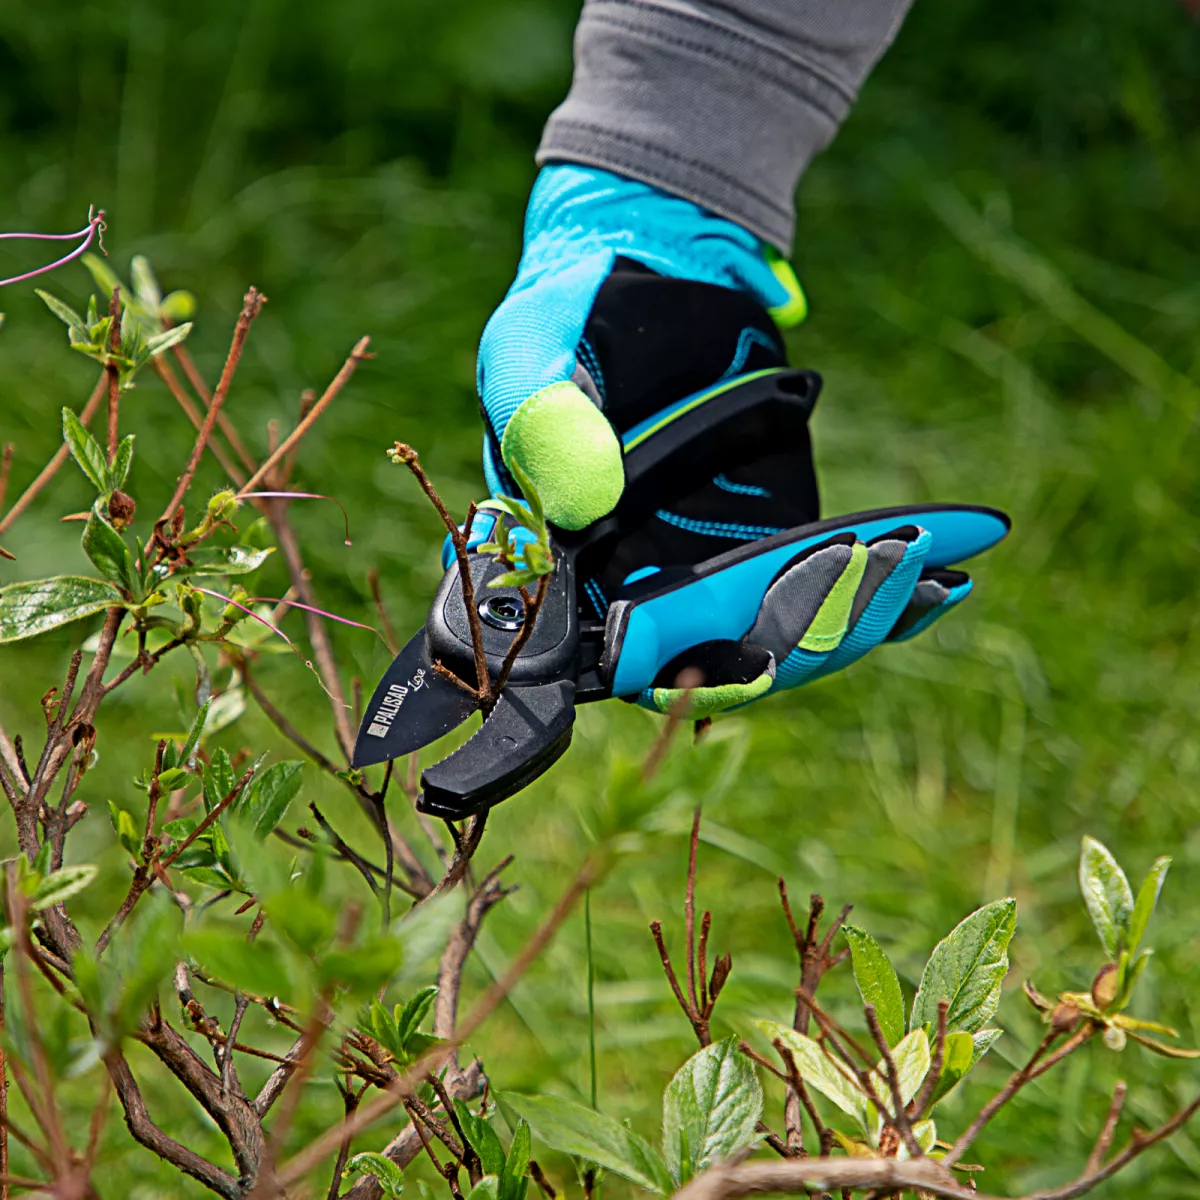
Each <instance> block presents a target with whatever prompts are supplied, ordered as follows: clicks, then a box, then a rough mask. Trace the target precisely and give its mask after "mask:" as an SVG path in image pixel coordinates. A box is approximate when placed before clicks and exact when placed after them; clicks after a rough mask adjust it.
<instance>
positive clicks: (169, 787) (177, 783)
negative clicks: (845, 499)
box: [158, 767, 192, 794]
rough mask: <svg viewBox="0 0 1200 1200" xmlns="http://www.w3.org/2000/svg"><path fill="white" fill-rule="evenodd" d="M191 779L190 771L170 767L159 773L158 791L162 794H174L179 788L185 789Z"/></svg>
mask: <svg viewBox="0 0 1200 1200" xmlns="http://www.w3.org/2000/svg"><path fill="white" fill-rule="evenodd" d="M191 779H192V775H191V772H190V771H185V770H184V769H183V768H182V767H169V768H168V769H167V770H165V771H160V772H159V776H158V790H159V792H160V794H165V793H166V792H173V791H175V790H176V789H177V788H181V787H184V786H185V785H186V784H188V783H189V782H190V781H191Z"/></svg>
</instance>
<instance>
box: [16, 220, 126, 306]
mask: <svg viewBox="0 0 1200 1200" xmlns="http://www.w3.org/2000/svg"><path fill="white" fill-rule="evenodd" d="M103 225H104V210H103V209H101V210H100V211H99V212H98V213H97V214H96V215H95V216H94V217H92V218H91V220H90V221H88V223H87V225H86V226H85V227H84V228H83V229H81V230H79V231H78V232H77V233H0V241H4V240H8V239H10V238H15V239H18V240H25V241H35V242H71V241H74V240H75V239H76V238H83V239H84V240H83V242H82V243H81V244H80V245H78V246H76V247H75V249H74V250H72V251H71V253H70V254H65V255H63V257H62V258H60V259H58V260H57V261H56V262H52V263H51V264H50V265H49V266H46V267H37V268H35V269H34V270H32V271H26V272H25V274H24V275H14V276H13V277H12V278H11V279H0V287H4V286H6V285H7V284H10V283H21V282H22V281H23V280H26V279H33V278H34V277H35V276H38V275H45V274H46V272H47V271H53V270H55V269H56V268H57V267H61V266H62V265H63V264H64V263H69V262H70V261H71V260H72V259H75V258H78V257H79V256H80V255H81V254H82V253H83V252H84V251H85V250H86V249H87V248H88V247H89V246H90V245H91V244H92V240H93V239H94V238H95V236H96V231H97V230H98V229H100V228H101V227H102V226H103Z"/></svg>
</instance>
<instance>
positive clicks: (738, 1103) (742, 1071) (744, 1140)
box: [662, 1037, 763, 1186]
mask: <svg viewBox="0 0 1200 1200" xmlns="http://www.w3.org/2000/svg"><path fill="white" fill-rule="evenodd" d="M762 1106H763V1095H762V1088H761V1087H760V1085H759V1082H758V1076H757V1075H756V1074H755V1071H754V1067H753V1065H752V1064H751V1062H750V1060H749V1059H748V1058H747V1057H746V1056H745V1055H744V1054H743V1053H742V1052H741V1051H740V1050H739V1049H738V1048H737V1038H734V1037H728V1038H725V1039H724V1040H723V1041H720V1042H714V1043H713V1044H712V1045H710V1046H705V1047H704V1049H702V1050H700V1051H699V1052H698V1053H696V1054H693V1055H692V1057H691V1058H689V1059H688V1061H687V1062H686V1063H684V1064H683V1066H682V1067H680V1068H679V1070H678V1071H677V1072H676V1073H675V1077H674V1078H673V1079H672V1080H671V1082H670V1083H669V1084H667V1090H666V1091H665V1092H664V1093H663V1131H662V1147H663V1156H664V1157H665V1158H666V1160H667V1166H668V1167H669V1168H670V1171H671V1175H672V1177H673V1178H674V1180H675V1183H676V1185H678V1186H682V1185H683V1184H685V1183H687V1182H688V1180H689V1179H691V1177H692V1175H694V1174H697V1173H698V1172H700V1171H706V1170H708V1168H709V1167H712V1166H715V1165H716V1164H717V1163H718V1162H721V1161H722V1160H723V1159H727V1158H729V1157H730V1156H731V1155H733V1154H735V1153H736V1152H737V1151H738V1150H741V1149H743V1148H744V1147H746V1146H749V1145H751V1144H753V1142H754V1140H755V1137H756V1134H755V1127H756V1126H757V1124H758V1122H759V1119H760V1118H761V1117H762ZM684 1146H686V1147H687V1153H686V1154H684V1152H683V1147H684Z"/></svg>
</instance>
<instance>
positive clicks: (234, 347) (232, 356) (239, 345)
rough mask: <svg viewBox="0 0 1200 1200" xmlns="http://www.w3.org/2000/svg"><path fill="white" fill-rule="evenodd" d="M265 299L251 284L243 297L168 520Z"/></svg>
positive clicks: (188, 480) (209, 433) (193, 469)
mask: <svg viewBox="0 0 1200 1200" xmlns="http://www.w3.org/2000/svg"><path fill="white" fill-rule="evenodd" d="M264 303H266V297H265V296H262V295H260V294H259V292H258V290H257V289H256V288H251V289H250V290H249V291H248V292H247V293H246V295H245V298H244V299H243V301H242V311H241V313H240V314H239V315H238V319H237V324H236V325H235V326H234V330H233V341H232V342H231V343H230V345H229V354H228V356H227V357H226V359H225V366H224V368H223V369H222V371H221V378H220V380H219V381H218V383H217V390H216V391H215V392H214V393H213V400H212V404H211V405H210V406H209V409H208V413H207V415H206V416H205V418H204V424H203V425H202V426H201V427H200V432H199V433H198V434H196V442H195V444H194V445H193V446H192V454H191V457H190V458H189V459H188V463H187V466H186V467H185V468H184V471H183V474H182V475H181V476H180V477H179V482H178V483H177V484H176V485H175V491H174V492H173V493H172V495H171V499H170V502H169V503H168V504H167V507H166V508H165V509H164V510H163V515H162V519H163V520H164V521H170V520H171V518H172V517H173V516H174V515H175V510H176V509H177V508H178V507H179V505H180V503H181V502H182V500H183V498H184V496H185V495H186V494H187V490H188V488H190V487H191V486H192V477H193V476H194V475H195V474H196V468H197V467H198V466H199V465H200V458H201V455H203V453H204V447H205V446H206V445H207V444H208V439H209V438H210V437H211V436H212V431H213V426H214V425H215V424H216V421H217V415H218V414H219V413H220V411H221V406H222V405H223V404H224V403H225V397H226V396H227V395H228V394H229V386H230V384H232V383H233V376H234V373H235V372H236V371H237V367H238V363H239V362H240V361H241V357H242V350H243V348H244V347H245V345H246V336H247V335H248V334H249V332H250V326H251V325H252V324H253V322H254V318H255V317H257V316H258V314H259V313H260V312H261V311H262V306H263V304H264Z"/></svg>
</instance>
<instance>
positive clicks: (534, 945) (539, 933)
mask: <svg viewBox="0 0 1200 1200" xmlns="http://www.w3.org/2000/svg"><path fill="white" fill-rule="evenodd" d="M604 865H605V859H604V857H603V856H602V855H601V854H599V853H593V854H591V855H589V856H588V858H587V859H586V860H585V861H584V863H583V865H582V866H581V867H580V868H579V871H578V873H577V874H576V876H575V878H574V879H573V880H572V882H571V883H570V885H569V886H568V887H567V889H566V891H565V892H563V894H562V895H561V896H560V897H559V899H558V902H557V903H556V904H555V906H554V908H553V909H552V910H551V912H550V913H549V915H548V916H547V917H546V918H545V920H543V921H542V923H541V925H539V926H538V928H537V929H536V930H535V931H534V933H533V935H532V936H531V937H530V939H529V941H528V942H526V943H525V945H524V947H523V948H522V949H521V950H520V952H519V953H518V954H517V955H516V957H514V958H513V959H512V961H511V962H510V964H509V967H508V970H506V971H505V972H504V974H503V975H502V976H501V977H500V978H499V979H498V980H496V982H495V983H494V984H492V986H491V987H490V988H488V990H487V991H486V992H485V993H484V994H483V995H482V996H481V997H480V998H479V1000H478V1001H477V1002H476V1003H475V1006H474V1007H473V1008H472V1009H471V1011H470V1013H469V1014H468V1015H467V1018H466V1020H464V1021H463V1023H462V1024H461V1025H460V1026H459V1027H458V1031H457V1034H456V1036H455V1039H454V1041H453V1042H450V1043H441V1044H439V1045H437V1046H435V1047H433V1048H431V1049H430V1050H429V1051H428V1053H426V1054H424V1055H422V1056H421V1058H419V1059H418V1060H417V1061H416V1062H415V1063H414V1064H413V1065H412V1066H411V1067H410V1068H409V1069H408V1071H406V1072H405V1073H404V1075H403V1076H401V1077H400V1078H399V1079H397V1081H396V1082H395V1083H394V1084H392V1085H391V1087H389V1088H388V1089H387V1090H385V1091H384V1093H383V1094H382V1095H380V1096H376V1097H374V1098H373V1099H372V1100H371V1101H369V1102H368V1103H366V1104H362V1105H360V1106H359V1108H358V1110H357V1112H355V1114H354V1116H353V1117H352V1118H351V1119H350V1120H349V1121H348V1122H346V1127H343V1126H341V1125H339V1126H338V1127H337V1128H335V1129H333V1130H326V1131H325V1132H324V1133H322V1134H320V1135H319V1136H318V1137H316V1138H314V1139H313V1140H312V1142H310V1143H309V1145H308V1146H306V1147H305V1148H304V1149H303V1150H302V1151H300V1153H299V1154H297V1155H296V1156H295V1157H294V1158H292V1159H291V1160H290V1161H288V1162H287V1163H285V1164H284V1165H283V1166H282V1167H281V1168H280V1170H279V1171H278V1173H277V1175H276V1182H277V1184H278V1185H279V1186H280V1187H287V1186H288V1185H289V1184H292V1183H295V1182H296V1181H297V1180H298V1179H300V1178H302V1177H303V1176H304V1175H305V1174H306V1173H307V1172H308V1171H310V1170H311V1169H312V1168H313V1167H315V1166H316V1165H317V1163H319V1162H320V1161H321V1159H322V1158H324V1156H325V1155H326V1154H328V1153H329V1151H330V1150H332V1149H334V1148H335V1147H336V1146H337V1145H338V1144H339V1141H340V1139H341V1137H342V1136H344V1135H346V1134H348V1135H350V1136H353V1135H354V1134H355V1133H357V1132H358V1131H359V1130H360V1129H365V1128H366V1127H367V1126H368V1125H372V1124H374V1122H375V1121H377V1120H378V1119H379V1118H380V1117H381V1116H383V1114H384V1113H386V1112H388V1111H390V1110H391V1109H393V1108H395V1106H396V1105H397V1104H399V1103H401V1102H402V1101H403V1099H404V1098H405V1096H406V1094H411V1089H412V1087H413V1086H414V1084H415V1083H416V1082H417V1081H419V1080H420V1079H421V1078H423V1077H424V1076H425V1075H426V1074H427V1073H429V1072H435V1071H437V1070H438V1069H439V1065H440V1064H442V1063H444V1062H446V1060H447V1058H448V1057H449V1055H450V1054H452V1053H453V1051H454V1050H455V1049H457V1047H458V1046H460V1045H461V1044H462V1043H463V1042H465V1041H466V1040H467V1039H468V1038H469V1037H470V1036H471V1034H472V1033H474V1032H475V1030H476V1029H478V1028H479V1026H480V1025H481V1024H482V1023H483V1022H484V1021H485V1020H486V1019H487V1018H488V1017H489V1016H490V1015H491V1014H492V1012H493V1011H494V1010H495V1008H496V1006H497V1005H498V1004H500V1002H501V1001H502V1000H503V999H504V997H505V996H507V995H508V993H509V992H510V991H511V990H512V988H513V987H514V986H515V985H516V983H517V981H518V980H519V979H520V978H521V976H522V975H523V974H524V973H525V971H526V970H528V968H529V966H530V964H531V963H532V962H534V960H535V959H537V957H538V956H539V955H540V954H541V953H542V951H543V950H544V949H545V948H546V946H547V944H548V943H549V942H550V940H551V938H553V937H554V935H555V933H557V931H558V929H559V928H560V927H561V925H562V923H563V922H564V921H565V920H566V919H567V917H568V916H569V915H570V912H571V910H572V908H574V906H575V903H576V902H577V901H578V899H579V897H580V896H582V895H583V893H584V891H586V890H587V888H589V887H590V886H591V885H592V884H593V883H594V882H595V881H596V879H597V878H598V877H599V875H600V873H601V871H602V870H603V868H604Z"/></svg>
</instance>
